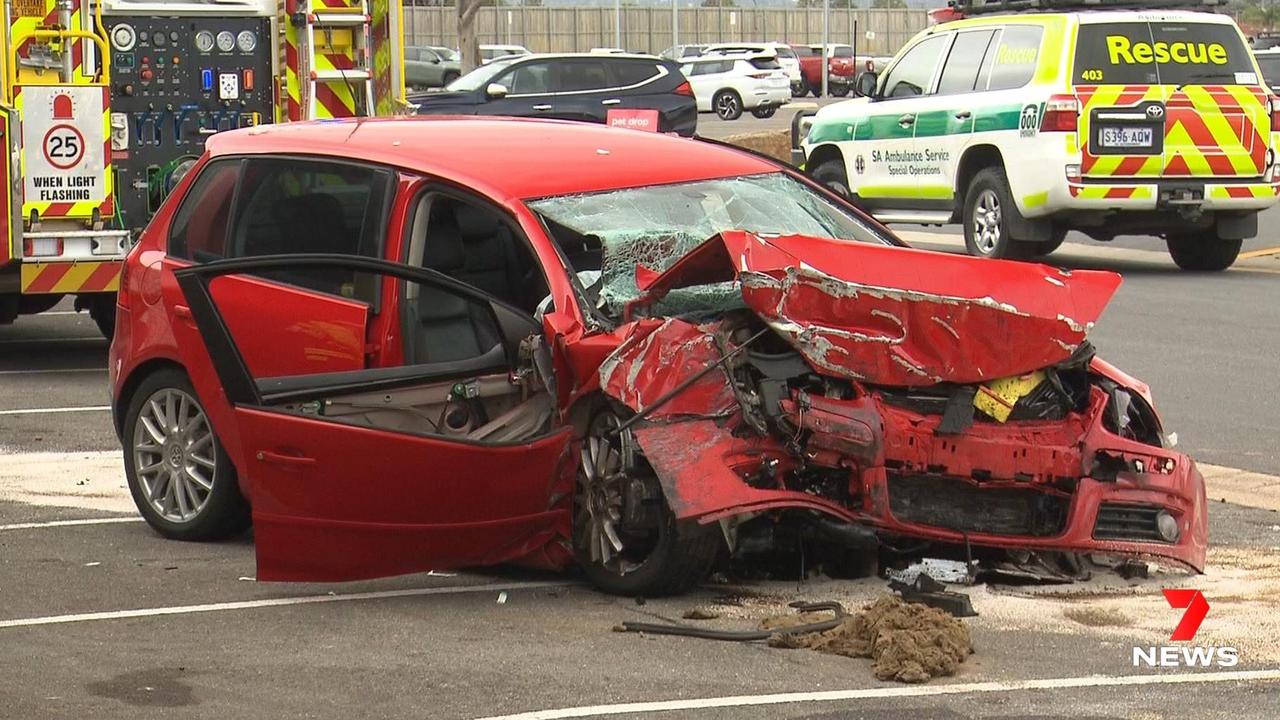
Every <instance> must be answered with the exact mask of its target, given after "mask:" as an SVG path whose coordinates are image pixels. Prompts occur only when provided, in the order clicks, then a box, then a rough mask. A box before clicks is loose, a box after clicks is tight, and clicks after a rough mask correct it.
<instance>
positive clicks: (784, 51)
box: [774, 47, 796, 60]
mask: <svg viewBox="0 0 1280 720" xmlns="http://www.w3.org/2000/svg"><path fill="white" fill-rule="evenodd" d="M774 52H776V53H778V57H780V58H783V59H786V60H790V59H792V58H794V57H795V56H796V54H795V53H793V52H791V48H784V47H780V48H775V49H774Z"/></svg>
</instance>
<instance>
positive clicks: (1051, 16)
mask: <svg viewBox="0 0 1280 720" xmlns="http://www.w3.org/2000/svg"><path fill="white" fill-rule="evenodd" d="M1063 20H1074V21H1076V22H1078V23H1080V24H1082V25H1091V24H1096V23H1121V22H1151V21H1156V22H1160V21H1164V22H1192V23H1208V24H1213V25H1231V24H1234V23H1235V20H1233V19H1232V18H1231V16H1230V15H1218V14H1215V13H1208V12H1196V11H1194V10H1160V9H1152V10H1141V11H1135V10H1079V11H1076V12H1060V13H1054V12H1046V13H1039V12H1037V13H1030V12H1021V13H1016V14H1015V13H1011V14H1001V13H992V14H989V15H988V14H982V15H974V16H972V17H967V18H960V19H958V20H951V21H948V22H945V23H939V24H938V25H935V26H933V29H934V30H937V31H942V30H958V29H962V28H966V27H975V26H982V25H1007V24H1009V23H1010V22H1016V23H1020V24H1021V23H1030V24H1050V23H1060V22H1062V21H1063Z"/></svg>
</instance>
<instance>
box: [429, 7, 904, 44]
mask: <svg viewBox="0 0 1280 720" xmlns="http://www.w3.org/2000/svg"><path fill="white" fill-rule="evenodd" d="M671 15H672V13H671V9H670V8H661V7H643V8H637V7H623V8H621V10H620V11H619V10H615V8H612V7H510V6H507V7H502V6H493V7H486V8H481V9H480V14H479V15H478V17H477V19H476V34H477V35H478V37H479V39H480V42H481V44H487V43H493V44H516V45H523V46H525V47H527V48H529V49H530V50H533V51H534V52H586V51H587V50H590V49H591V48H597V47H618V46H621V47H623V48H625V49H627V50H633V51H637V52H650V53H657V52H660V51H662V50H663V49H664V48H667V47H670V46H671V44H672V43H671V38H672V34H671V24H672V23H671V21H672V17H671ZM927 22H928V16H927V15H926V14H925V12H924V11H923V10H844V9H842V10H832V11H831V14H830V29H829V31H828V32H829V34H830V42H833V43H849V44H853V45H855V46H856V47H857V49H858V53H859V54H861V53H864V52H865V53H871V54H875V55H892V54H893V53H894V52H896V51H897V50H898V48H900V47H902V45H903V44H904V43H905V42H906V41H907V40H908V39H909V38H910V37H911V36H912V35H914V34H915V33H916V32H918V31H920V30H921V29H923V28H924V27H925V26H926V24H927ZM404 28H405V42H406V43H407V44H409V45H445V46H448V47H457V46H458V21H457V11H456V10H455V9H454V8H453V7H450V6H446V7H406V8H405V9H404ZM678 31H679V32H678V37H679V41H680V43H681V44H688V43H712V42H736V41H745V40H753V41H780V42H791V43H817V42H822V10H821V9H799V8H741V7H738V8H722V7H720V8H682V9H681V10H680V19H679V25H678Z"/></svg>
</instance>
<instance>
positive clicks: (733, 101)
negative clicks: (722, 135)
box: [716, 93, 739, 120]
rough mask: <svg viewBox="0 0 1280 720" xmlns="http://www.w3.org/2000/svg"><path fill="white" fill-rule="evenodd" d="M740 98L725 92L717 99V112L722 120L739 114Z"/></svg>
mask: <svg viewBox="0 0 1280 720" xmlns="http://www.w3.org/2000/svg"><path fill="white" fill-rule="evenodd" d="M738 112H739V111H738V98H736V97H734V96H733V95H732V94H730V93H725V94H723V95H721V96H720V98H719V99H718V100H717V101H716V114H717V115H719V116H720V118H721V119H722V120H728V119H729V118H732V117H734V116H736V115H737V114H738Z"/></svg>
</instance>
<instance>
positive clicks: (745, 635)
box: [617, 600, 846, 642]
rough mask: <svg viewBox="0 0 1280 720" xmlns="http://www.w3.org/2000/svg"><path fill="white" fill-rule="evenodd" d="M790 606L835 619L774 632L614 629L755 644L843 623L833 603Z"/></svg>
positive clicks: (643, 625) (636, 625)
mask: <svg viewBox="0 0 1280 720" xmlns="http://www.w3.org/2000/svg"><path fill="white" fill-rule="evenodd" d="M791 607H793V608H795V609H796V611H797V612H802V613H806V612H820V611H823V610H826V611H830V612H833V613H835V617H833V618H831V619H830V620H823V621H821V622H816V623H809V624H807V625H795V626H792V627H787V628H778V629H776V630H715V629H712V628H701V627H693V626H691V625H679V624H672V625H666V624H662V623H647V622H630V621H627V622H624V623H622V624H621V625H619V626H618V627H617V629H618V631H620V632H642V633H650V634H652V635H680V636H683V637H692V638H699V639H702V640H724V641H726V642H756V641H759V640H768V639H769V638H771V637H773V636H774V635H806V634H808V633H815V632H826V631H827V630H831V629H832V628H835V627H837V626H839V625H840V624H841V623H843V622H844V621H845V617H846V616H845V612H844V606H843V605H841V604H840V603H838V602H835V601H831V600H828V601H824V602H812V603H811V602H802V601H797V602H793V603H791Z"/></svg>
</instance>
